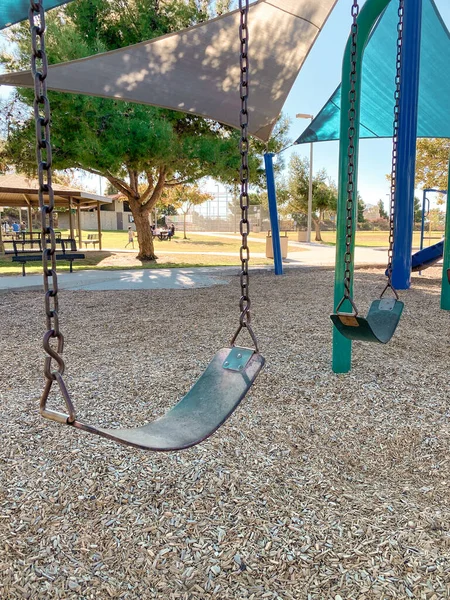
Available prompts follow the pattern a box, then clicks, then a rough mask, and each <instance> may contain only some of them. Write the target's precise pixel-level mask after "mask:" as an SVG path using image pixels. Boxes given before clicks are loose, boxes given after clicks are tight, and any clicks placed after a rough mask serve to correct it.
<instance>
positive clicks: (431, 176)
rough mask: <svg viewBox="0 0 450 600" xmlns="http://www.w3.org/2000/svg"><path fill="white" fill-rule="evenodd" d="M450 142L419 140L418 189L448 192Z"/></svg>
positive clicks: (445, 140) (428, 139)
mask: <svg viewBox="0 0 450 600" xmlns="http://www.w3.org/2000/svg"><path fill="white" fill-rule="evenodd" d="M449 156H450V140H448V139H435V138H424V139H420V140H417V158H416V187H420V188H434V189H439V190H446V189H447V186H448V181H447V179H448V161H449Z"/></svg>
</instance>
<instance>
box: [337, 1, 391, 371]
mask: <svg viewBox="0 0 450 600" xmlns="http://www.w3.org/2000/svg"><path fill="white" fill-rule="evenodd" d="M389 2H390V0H367V2H366V3H365V4H364V6H363V8H362V9H361V11H360V13H359V16H358V42H357V45H358V47H357V53H356V81H355V90H356V102H355V123H356V132H355V137H354V146H355V174H354V178H353V180H354V187H353V190H354V191H353V211H354V212H353V221H354V223H355V224H356V219H357V207H358V203H357V199H356V197H357V191H358V150H359V122H360V113H361V74H362V57H363V53H364V48H365V46H366V44H367V41H368V39H369V35H370V33H371V31H372V29H373V26H374V25H375V23H376V21H377V19H378V17H379V16H380V15H381V13H382V12H383V10H384V9H385V8H386V6H387V5H388V4H389ZM350 54H351V37H350V38H349V40H348V42H347V46H346V48H345V53H344V60H343V64H342V92H341V132H340V140H339V184H338V204H337V223H336V229H337V231H336V270H335V281H334V309H335V310H336V308H337V305H338V304H339V302H340V301H341V299H342V297H343V295H344V271H345V261H344V256H345V251H346V246H345V238H346V232H347V170H348V154H347V151H348V130H349V126H350V116H349V109H350V101H349V93H350V69H351V62H350ZM351 256H352V260H351V281H352V287H353V271H354V256H355V233H354V231H353V237H352V243H351ZM343 310H344V311H345V310H348V311H349V312H350V311H351V307H350V305H349V306H348V307H347V306H345V305H344V306H343ZM332 365H333V371H334V372H335V373H347V372H348V371H350V369H351V366H352V342H351V341H350V340H348V339H347V338H345V337H344V336H343V335H341V334H340V333H339V332H338V330H337V329H336V328H334V327H333V363H332Z"/></svg>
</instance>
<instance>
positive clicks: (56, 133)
mask: <svg viewBox="0 0 450 600" xmlns="http://www.w3.org/2000/svg"><path fill="white" fill-rule="evenodd" d="M118 5H119V6H118ZM226 6H227V3H226V2H225V3H222V4H221V5H220V6H219V8H220V9H221V10H223V9H224V7H225V8H226ZM207 7H208V3H207V2H195V1H194V0H187V1H186V2H182V3H180V2H178V1H176V0H167V1H166V2H160V1H159V0H119V1H118V2H115V3H111V2H110V0H78V1H77V2H76V3H73V4H70V5H68V6H67V7H66V8H65V9H64V10H58V11H53V12H52V13H50V14H49V17H48V34H47V52H48V56H49V62H50V63H55V62H61V61H65V60H71V59H76V58H80V57H83V56H88V55H92V54H95V53H97V52H99V51H108V50H114V49H116V48H119V47H123V46H126V45H128V44H133V43H137V42H140V41H142V40H145V39H151V38H153V37H156V36H159V35H162V34H166V33H170V32H171V31H176V30H178V29H181V28H183V27H188V26H190V25H193V24H194V23H198V22H201V21H204V20H205V19H206V18H208V14H207ZM15 35H16V37H15V41H16V42H17V47H18V49H19V52H18V55H17V56H12V55H8V56H6V55H3V56H2V57H1V61H2V62H3V64H4V65H6V66H7V68H8V69H11V70H15V69H17V68H22V67H25V66H26V65H27V63H28V61H29V58H28V54H29V40H28V31H27V28H26V27H25V26H24V27H19V28H16V30H15ZM18 97H19V99H20V101H22V102H24V103H25V104H28V105H30V104H31V98H32V91H31V90H19V92H18ZM50 99H51V106H52V145H53V147H54V165H55V168H57V169H65V168H74V167H78V168H82V169H85V170H87V171H91V172H93V173H97V174H102V175H104V176H105V177H107V178H108V179H109V181H110V182H111V183H112V185H114V186H115V187H116V188H117V189H119V190H120V191H122V192H123V193H125V194H127V195H131V196H134V197H135V199H139V200H140V201H141V204H142V205H145V204H146V203H147V202H149V201H150V203H151V204H152V205H154V203H155V202H156V201H157V200H158V198H152V196H153V194H152V193H151V192H153V191H154V188H155V186H156V184H157V182H158V181H159V179H160V178H161V176H162V178H163V180H164V181H163V183H164V184H165V183H166V182H170V183H171V184H173V183H178V182H186V181H188V182H193V181H196V180H198V179H199V178H201V177H203V176H206V175H208V176H211V177H214V178H216V179H218V180H221V181H223V182H227V183H233V182H235V181H236V179H237V174H238V169H239V161H240V156H239V152H238V139H239V134H238V132H237V131H235V130H232V129H230V128H229V127H227V126H224V125H220V124H217V123H214V122H211V121H209V120H206V119H202V118H200V117H196V116H194V115H186V114H183V113H178V112H174V111H170V110H164V109H158V108H154V107H149V106H141V105H137V104H131V103H126V102H120V101H115V100H111V99H102V98H91V97H87V96H77V95H68V94H62V93H55V92H54V93H51V98H50ZM287 128H288V121H287V120H286V119H284V120H281V121H280V123H279V124H278V126H277V133H276V135H275V136H274V138H273V140H271V142H270V144H269V146H270V148H269V149H270V150H271V151H277V150H279V149H280V148H281V146H282V145H284V143H285V142H286V131H287ZM8 130H9V136H8V141H7V148H6V152H7V153H8V156H9V157H10V159H11V161H12V162H13V163H14V164H15V166H16V168H17V169H18V170H21V171H25V172H29V173H31V172H33V170H34V169H35V167H34V140H33V137H34V125H33V123H32V122H31V120H29V119H25V120H24V118H23V112H21V111H20V114H19V113H18V112H16V113H15V115H14V116H11V117H10V118H9V119H8ZM253 146H254V151H253V152H252V153H251V156H250V159H249V164H250V170H251V174H252V181H253V182H254V183H257V184H259V185H263V179H262V176H263V170H262V168H261V157H260V155H259V154H258V153H259V152H260V151H261V150H262V145H261V143H260V142H255V144H254V145H253ZM142 180H144V181H145V180H146V181H147V183H148V187H149V189H148V192H147V193H144V194H137V190H138V184H139V183H141V182H142ZM120 183H121V184H122V185H119V184H120ZM130 188H131V189H130ZM138 196H140V197H139V198H138ZM153 200H154V201H155V202H153Z"/></svg>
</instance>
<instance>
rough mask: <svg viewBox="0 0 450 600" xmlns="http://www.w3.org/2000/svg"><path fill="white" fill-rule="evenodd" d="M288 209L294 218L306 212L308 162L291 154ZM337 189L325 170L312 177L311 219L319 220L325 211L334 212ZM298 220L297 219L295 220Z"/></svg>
mask: <svg viewBox="0 0 450 600" xmlns="http://www.w3.org/2000/svg"><path fill="white" fill-rule="evenodd" d="M287 190H288V192H289V208H290V212H291V214H292V215H293V217H294V218H296V216H298V217H300V215H301V214H307V212H308V192H309V160H308V159H307V158H300V157H299V156H298V155H297V154H293V155H292V157H291V160H290V162H289V176H288V183H287ZM336 206H337V189H336V185H335V184H334V182H333V181H331V180H330V179H329V177H328V174H327V172H326V170H325V169H322V170H320V171H319V172H318V173H316V174H315V175H314V176H313V183H312V210H313V217H315V218H320V217H321V214H323V212H325V211H330V212H336ZM296 220H298V219H296Z"/></svg>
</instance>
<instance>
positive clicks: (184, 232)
mask: <svg viewBox="0 0 450 600" xmlns="http://www.w3.org/2000/svg"><path fill="white" fill-rule="evenodd" d="M186 214H187V213H183V239H184V240H187V235H186Z"/></svg>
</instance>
